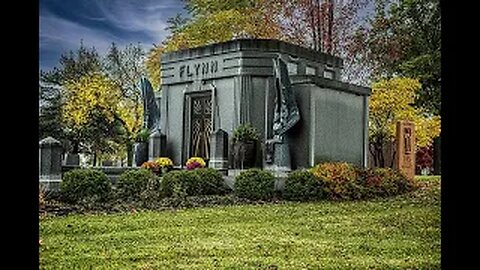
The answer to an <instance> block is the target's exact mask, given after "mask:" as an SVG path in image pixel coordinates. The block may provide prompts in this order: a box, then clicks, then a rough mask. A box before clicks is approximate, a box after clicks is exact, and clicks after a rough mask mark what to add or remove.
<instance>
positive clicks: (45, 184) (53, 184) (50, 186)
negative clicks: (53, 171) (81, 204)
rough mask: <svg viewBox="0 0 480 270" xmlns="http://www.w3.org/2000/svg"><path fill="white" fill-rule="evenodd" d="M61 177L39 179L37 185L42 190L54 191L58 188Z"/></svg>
mask: <svg viewBox="0 0 480 270" xmlns="http://www.w3.org/2000/svg"><path fill="white" fill-rule="evenodd" d="M61 182H62V179H40V181H39V187H40V190H43V191H44V192H46V193H48V192H56V191H59V190H60V183H61Z"/></svg>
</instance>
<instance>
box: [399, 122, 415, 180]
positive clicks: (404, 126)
mask: <svg viewBox="0 0 480 270" xmlns="http://www.w3.org/2000/svg"><path fill="white" fill-rule="evenodd" d="M396 142H397V149H396V150H397V151H396V152H397V158H396V162H395V163H396V164H395V165H396V168H397V169H398V170H399V171H400V172H402V173H403V174H404V175H405V176H406V177H408V178H410V179H413V177H414V176H415V125H414V123H413V122H410V121H398V122H397V136H396Z"/></svg>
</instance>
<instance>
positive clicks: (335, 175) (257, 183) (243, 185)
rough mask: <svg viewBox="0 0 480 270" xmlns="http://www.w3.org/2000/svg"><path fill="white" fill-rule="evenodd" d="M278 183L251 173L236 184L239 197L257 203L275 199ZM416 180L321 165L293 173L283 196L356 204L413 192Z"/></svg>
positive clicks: (259, 172) (269, 176) (397, 174)
mask: <svg viewBox="0 0 480 270" xmlns="http://www.w3.org/2000/svg"><path fill="white" fill-rule="evenodd" d="M274 185H275V180H274V177H273V175H272V174H271V173H269V172H266V171H262V170H258V169H251V170H247V171H245V172H242V173H241V174H240V175H239V176H238V177H237V178H236V181H235V194H236V195H237V196H239V197H242V198H248V199H254V200H271V199H274V197H275V195H276V193H275V192H274ZM415 188H416V184H415V182H414V181H413V180H410V179H408V178H406V177H405V176H403V174H401V173H400V172H398V171H395V170H392V169H388V168H376V169H363V168H358V167H355V166H353V165H351V164H348V163H341V162H330V163H322V164H318V165H316V166H315V167H313V168H311V169H310V170H297V171H293V172H291V173H290V174H289V175H288V177H287V178H286V179H285V186H284V189H283V193H282V194H281V196H282V197H283V199H285V200H291V201H318V200H355V199H367V198H374V197H387V196H394V195H399V194H402V193H405V192H409V191H412V190H414V189H415Z"/></svg>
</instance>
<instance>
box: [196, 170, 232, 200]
mask: <svg viewBox="0 0 480 270" xmlns="http://www.w3.org/2000/svg"><path fill="white" fill-rule="evenodd" d="M189 173H191V174H194V175H197V176H198V179H197V180H198V181H199V182H198V184H197V187H198V190H197V192H196V194H198V195H222V194H225V193H226V191H227V187H226V186H225V184H224V181H223V177H222V174H220V173H219V172H218V171H217V170H215V169H212V168H204V169H196V170H193V171H190V172H189Z"/></svg>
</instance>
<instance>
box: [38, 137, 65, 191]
mask: <svg viewBox="0 0 480 270" xmlns="http://www.w3.org/2000/svg"><path fill="white" fill-rule="evenodd" d="M39 163H40V164H39V175H40V179H39V181H40V185H43V186H44V187H45V188H46V189H47V190H51V189H58V187H59V184H60V182H61V181H62V144H61V143H60V142H59V141H57V140H55V139H54V138H52V137H47V138H45V139H43V140H41V141H40V142H39Z"/></svg>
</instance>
